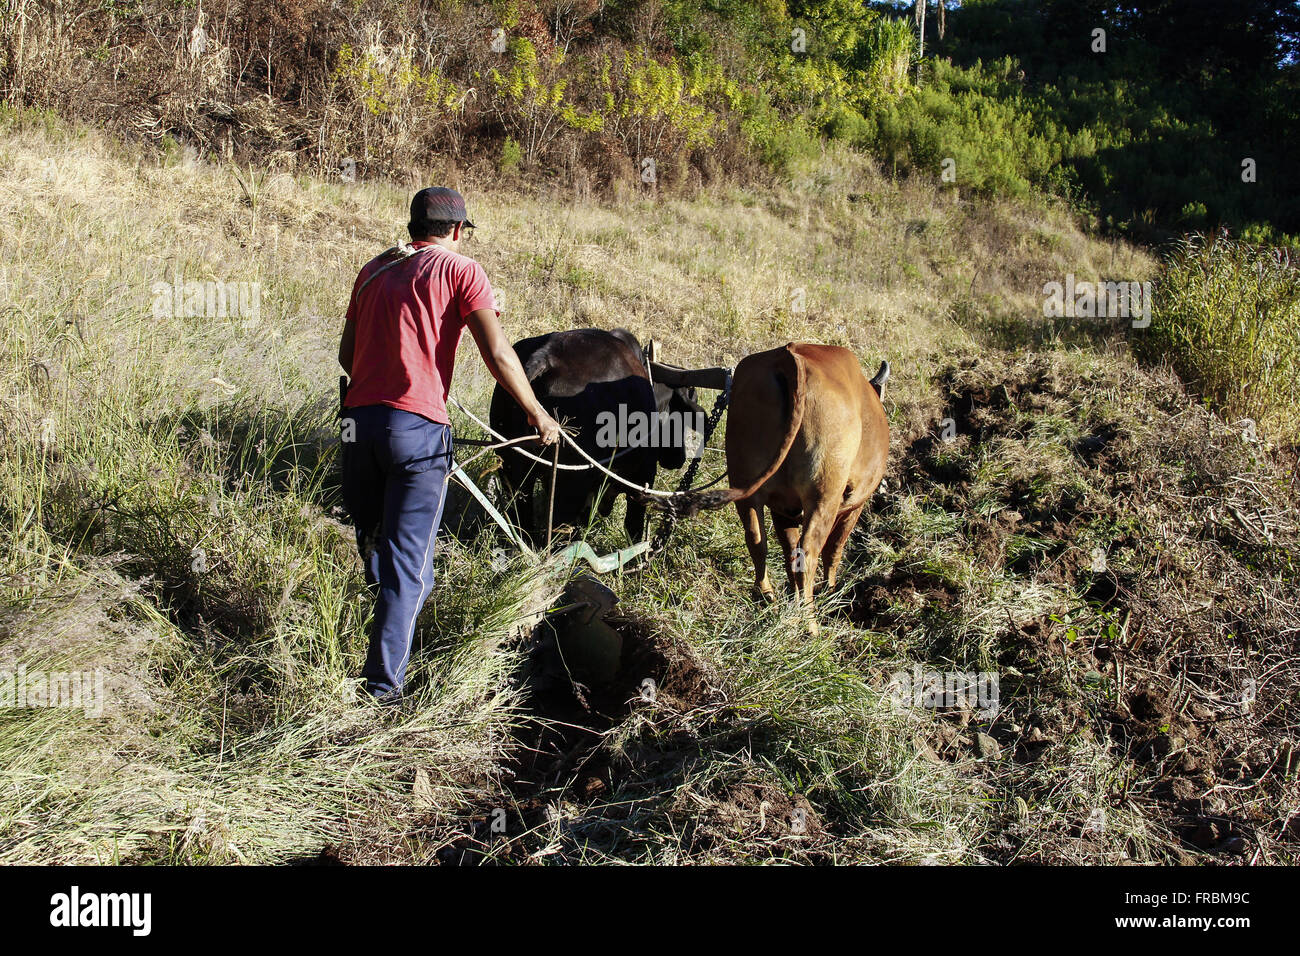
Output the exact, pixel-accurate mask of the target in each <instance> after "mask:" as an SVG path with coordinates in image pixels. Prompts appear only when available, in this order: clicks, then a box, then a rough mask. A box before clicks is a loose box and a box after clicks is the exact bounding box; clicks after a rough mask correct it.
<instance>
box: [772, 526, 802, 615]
mask: <svg viewBox="0 0 1300 956" xmlns="http://www.w3.org/2000/svg"><path fill="white" fill-rule="evenodd" d="M801 525H802V522H801V520H800V516H799V515H797V514H796V515H787V514H781V513H779V512H777V511H776V510H773V511H772V527H773V528H774V529H775V530H776V538H777V540H778V541H779V542H780V543H781V554H782V556H783V557H784V558H785V582H786V593H787V594H790V595H794V594H797V593H798V586H797V585H796V583H795V571H796V570H797V569H798V565H799V563H800V562H801V561H802V557H801V555H802V554H803V552H802V551H800V550H799V534H800V528H801Z"/></svg>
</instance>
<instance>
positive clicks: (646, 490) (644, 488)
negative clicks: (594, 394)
mask: <svg viewBox="0 0 1300 956" xmlns="http://www.w3.org/2000/svg"><path fill="white" fill-rule="evenodd" d="M447 400H448V401H449V402H451V403H452V404H453V405H455V406H456V407H457V408H459V409H460V410H461V411H462V412H464V413H465V414H466V415H467V416H468V417H469V419H470V421H472V422H474V424H475V425H478V427H479V428H481V429H483V430H484V431H485V432H487V433H488V434H489V435H491V436H492V437H493V438H495V439H497V440H498V441H502V442H510V441H512V439H509V438H506V437H505V436H504V435H502V434H501V433H500V432H498V431H496V430H495V429H494V428H492V426H491V425H488V424H487V423H486V422H484V421H483V420H482V419H481V418H479V417H478V416H477V415H475V414H474V413H473V412H471V411H470V410H469V409H468V408H466V407H465V406H464V405H462V404H461V403H460V402H458V401H456V399H454V398H452V397H451V396H447ZM560 437H562V438H563V439H564V440H565V441H567V442H568V443H569V444H570V445H572V446H573V448H574V449H575V450H576V451H577V452H578V454H579V455H581V456H582V457H583V458H585V459H587V461H588V462H590V464H586V465H558V466H556V465H555V463H554V462H551V461H547V460H546V459H545V458H539V457H538V456H537V455H534V454H533V453H532V452H529V451H524V450H523V449H522V448H518V447H516V448H512V449H511V450H512V451H515V452H518V453H519V454H521V455H523V456H524V457H525V458H530V459H532V460H533V461H535V462H537V463H538V464H541V465H546V467H548V468H552V467H559V468H560V469H562V470H564V471H587V470H588V469H591V468H598V469H599V470H601V471H602V472H604V473H605V475H606V476H608V477H610V478H613V479H614V480H615V481H617V482H618V483H619V484H620V485H625V486H627V487H628V488H631V489H632V490H633V491H639V492H641V493H642V494H646V495H654V496H655V497H657V498H676V497H679V496H681V495H685V494H688V493H689V492H686V491H660V490H659V489H658V488H651V487H650V486H649V485H638V484H634V483H633V482H630V481H628V480H627V479H626V478H624V477H623V476H622V475H617V474H615V473H614V472H612V471H610V470H609V469H608V468H606V467H605V466H604V465H602V464H601V463H600V462H598V461H596V459H594V458H592V457H591V456H590V455H588V454H587V451H586V449H585V448H583V447H582V446H581V445H579V444H578V443H577V442H576V441H574V440H573V438H572V437H571V436H570V435H569V434H568V433H567V432H564V431H561V432H560ZM611 460H612V459H611Z"/></svg>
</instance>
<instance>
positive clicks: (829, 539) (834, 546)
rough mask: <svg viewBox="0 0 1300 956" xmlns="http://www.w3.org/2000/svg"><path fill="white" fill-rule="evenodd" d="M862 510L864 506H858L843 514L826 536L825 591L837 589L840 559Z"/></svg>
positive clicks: (823, 564)
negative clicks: (836, 577)
mask: <svg viewBox="0 0 1300 956" xmlns="http://www.w3.org/2000/svg"><path fill="white" fill-rule="evenodd" d="M862 508H863V506H862V505H858V506H857V507H856V508H850V509H849V510H848V511H845V512H842V513H841V514H840V516H839V517H838V518H836V519H835V525H834V527H832V528H831V533H830V534H829V535H827V536H826V543H825V544H824V545H822V568H823V569H824V570H825V572H826V583H825V590H827V591H830V590H831V589H833V588H834V587H835V574H836V572H837V571H839V569H840V559H841V558H842V557H844V546H845V545H846V544H848V541H849V535H850V534H851V533H852V532H853V529H854V528H855V527H857V524H858V517H859V516H860V515H861V514H862Z"/></svg>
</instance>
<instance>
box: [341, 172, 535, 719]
mask: <svg viewBox="0 0 1300 956" xmlns="http://www.w3.org/2000/svg"><path fill="white" fill-rule="evenodd" d="M473 225H474V224H473V223H471V222H470V221H469V216H468V215H467V214H466V212H465V200H464V199H463V198H462V197H461V195H460V193H458V192H456V191H455V190H452V189H440V188H430V189H422V190H421V191H420V192H418V193H416V194H415V198H414V199H413V200H411V221H410V223H409V225H408V227H407V228H408V230H409V232H410V234H411V240H412V243H411V245H412V247H414V251H413V252H412V251H411V250H410V249H409V248H408V249H404V250H390V251H389V252H388V253H385V254H384V255H381V256H379V257H378V258H376V259H373V260H371V261H370V262H368V263H366V265H365V266H364V267H363V268H362V270H361V272H360V274H359V275H358V276H357V280H356V282H355V283H354V285H353V287H352V298H351V301H350V302H349V303H348V312H347V321H346V323H345V324H344V326H343V339H342V342H341V343H340V344H339V364H340V365H342V366H343V370H344V371H345V372H347V373H348V375H349V376H351V383H350V384H349V385H348V386H347V391H346V393H345V396H344V399H343V406H344V411H343V422H342V438H343V501H344V504H345V506H346V507H347V510H348V512H349V513H350V514H351V516H352V521H353V523H354V524H355V525H356V533H357V548H358V549H359V550H360V552H361V557H362V560H363V561H364V562H365V566H366V583H367V584H368V585H369V586H370V588H371V591H372V592H373V593H374V594H375V618H374V625H373V627H372V629H371V633H370V651H369V653H368V655H367V657H366V666H365V670H364V671H363V672H362V676H363V677H365V680H366V690H367V691H368V692H369V693H370V694H371V695H372V696H374V697H376V698H378V699H379V700H381V701H382V702H385V703H391V702H395V701H397V700H399V699H400V698H401V695H402V683H403V680H404V679H405V676H406V666H407V662H408V661H409V660H410V656H411V642H412V640H413V638H414V635H415V621H416V618H417V617H418V616H419V613H420V608H421V607H422V606H423V605H424V602H425V599H426V598H428V596H429V592H430V590H431V589H432V588H433V541H434V537H435V536H436V535H437V533H438V525H439V523H440V521H441V520H442V505H443V494H444V490H445V488H446V477H447V472H448V470H449V469H450V467H451V426H450V424H449V423H448V418H447V405H446V402H447V391H448V389H449V388H450V386H451V375H452V368H453V366H454V364H455V361H456V346H457V345H458V344H459V343H460V340H461V336H462V335H463V334H464V331H465V329H466V327H468V328H469V330H470V334H471V335H473V336H474V343H475V344H476V345H477V346H478V350H479V353H480V354H481V355H482V356H483V361H484V362H486V363H487V367H488V369H489V371H491V373H492V375H493V377H494V378H495V379H496V380H497V381H498V382H500V383H501V386H502V387H503V388H504V389H505V390H506V391H507V392H509V394H510V396H511V397H512V398H513V399H514V400H515V401H516V402H518V403H519V406H520V407H521V408H522V409H523V410H524V413H525V414H526V415H527V416H528V422H529V424H530V425H531V426H532V427H534V428H536V429H537V432H538V435H539V436H540V438H541V442H542V444H544V445H550V444H553V443H554V442H555V441H557V440H558V438H559V434H560V426H559V424H558V423H557V422H556V421H555V420H554V419H553V418H551V416H550V415H548V414H547V413H546V411H545V410H544V409H543V408H542V406H541V404H540V403H539V402H538V401H537V397H536V396H535V395H534V394H533V390H532V387H531V386H530V385H529V384H528V378H527V376H526V375H525V374H524V370H523V367H522V366H521V365H520V364H519V358H518V356H516V355H515V351H514V349H513V348H512V347H511V346H510V342H509V341H508V340H507V339H506V337H505V333H504V332H502V330H501V325H500V323H499V322H498V321H497V316H498V315H499V314H500V313H499V312H498V311H497V308H496V299H495V297H494V295H493V293H492V286H491V285H490V284H489V283H488V279H487V274H486V273H485V272H484V271H483V267H482V266H481V265H479V264H478V263H477V262H475V261H474V260H473V259H470V258H468V257H467V256H463V255H461V254H460V252H459V249H460V243H461V239H462V238H463V237H464V235H465V230H466V229H472V228H473ZM408 253H409V254H408Z"/></svg>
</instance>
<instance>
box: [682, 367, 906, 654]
mask: <svg viewBox="0 0 1300 956" xmlns="http://www.w3.org/2000/svg"><path fill="white" fill-rule="evenodd" d="M888 378H889V363H888V362H884V363H881V366H880V371H879V372H877V373H876V377H875V378H873V379H871V380H870V381H868V380H867V377H866V376H865V375H863V374H862V370H861V368H859V366H858V359H857V356H855V355H854V354H853V353H852V352H850V351H849V350H848V349H844V348H839V347H838V346H834V345H808V344H804V343H796V342H791V343H790V344H789V345H787V346H785V347H784V348H779V349H772V350H771V351H768V352H759V353H757V354H755V355H749V356H746V358H745V359H744V360H742V361H741V363H740V365H739V366H737V368H736V374H735V379H734V382H733V384H732V390H731V402H730V410H729V413H728V415H729V419H728V422H727V473H728V477H729V479H730V481H731V484H732V487H731V488H728V489H726V490H725V491H713V492H700V493H697V494H693V495H690V496H687V500H686V502H685V503H684V505H682V506H675V507H678V508H679V509H680V510H683V511H685V512H686V513H691V512H694V511H696V510H698V509H700V508H706V509H707V508H719V507H722V506H723V505H725V504H726V503H727V502H728V501H734V502H735V504H736V510H737V511H738V512H739V513H740V523H741V524H742V525H743V526H744V529H745V544H746V545H747V546H748V548H749V554H750V557H751V558H753V560H754V589H755V591H756V592H757V594H758V595H759V596H761V597H762V598H763V599H764V600H772V599H773V597H774V593H773V589H772V583H771V581H769V580H768V575H767V536H766V530H765V526H764V525H765V523H764V521H763V508H764V507H767V508H768V509H770V510H771V512H772V525H773V527H774V528H775V529H776V536H777V540H778V541H780V543H781V550H782V552H783V553H784V554H785V563H786V571H787V573H788V574H789V586H790V589H791V590H792V591H794V592H795V593H797V594H799V595H800V596H801V597H802V599H803V600H804V601H805V602H807V603H811V601H812V594H813V580H814V578H815V577H816V575H817V561H818V559H819V558H820V559H821V562H822V564H823V566H824V568H825V571H826V587H827V588H828V589H829V588H833V587H834V586H835V572H836V571H837V570H838V568H839V563H840V558H841V557H842V556H843V554H844V545H845V543H846V542H847V541H848V538H849V532H851V531H852V530H853V527H854V525H856V524H857V522H858V516H859V515H861V513H862V508H863V507H864V506H865V505H866V503H867V502H868V501H869V500H870V498H871V495H872V493H873V492H875V490H876V487H877V486H878V485H879V484H880V480H881V478H882V477H884V474H885V460H886V458H887V457H888V455H889V422H888V420H887V419H886V417H885V409H884V406H883V405H881V402H880V393H881V389H882V388H883V387H884V384H885V381H886V380H887V379H888ZM813 627H814V628H815V624H814V625H813Z"/></svg>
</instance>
